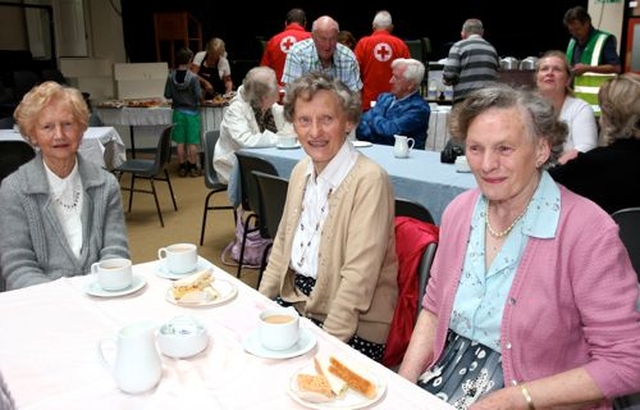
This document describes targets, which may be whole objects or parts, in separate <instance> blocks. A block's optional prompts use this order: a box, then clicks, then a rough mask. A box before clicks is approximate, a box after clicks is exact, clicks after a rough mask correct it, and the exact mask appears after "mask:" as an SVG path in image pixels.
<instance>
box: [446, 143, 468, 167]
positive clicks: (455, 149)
mask: <svg viewBox="0 0 640 410" xmlns="http://www.w3.org/2000/svg"><path fill="white" fill-rule="evenodd" d="M462 155H464V148H463V147H462V146H461V145H459V144H457V143H455V142H453V140H449V141H447V145H445V146H444V149H443V150H442V152H441V153H440V162H442V163H444V164H453V163H455V162H456V158H457V157H459V156H462Z"/></svg>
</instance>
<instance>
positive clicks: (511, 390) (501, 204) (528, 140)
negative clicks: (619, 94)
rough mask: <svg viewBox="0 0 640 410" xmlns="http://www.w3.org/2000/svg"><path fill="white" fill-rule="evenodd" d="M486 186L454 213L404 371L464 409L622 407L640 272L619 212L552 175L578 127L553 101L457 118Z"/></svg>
mask: <svg viewBox="0 0 640 410" xmlns="http://www.w3.org/2000/svg"><path fill="white" fill-rule="evenodd" d="M451 120H452V130H451V131H452V135H454V136H455V138H456V139H458V140H459V141H460V142H464V144H465V152H466V157H467V160H468V162H469V165H470V167H471V170H472V172H473V174H474V176H475V178H476V181H477V183H478V188H477V189H474V190H470V191H468V192H465V193H463V194H461V195H460V196H459V197H458V198H456V199H455V200H454V201H453V202H452V203H451V204H450V205H449V206H448V208H447V209H446V211H445V213H444V214H443V218H442V223H441V226H440V238H441V240H440V243H439V246H438V251H437V254H436V258H435V260H434V265H433V267H432V269H431V278H430V280H429V284H428V286H427V293H426V295H425V298H424V300H423V301H422V306H423V310H422V312H421V314H420V317H419V319H418V323H417V324H416V327H415V329H414V332H413V335H412V338H411V342H410V344H409V347H408V349H407V352H406V354H405V357H404V360H403V362H402V365H401V367H400V369H399V373H400V374H401V375H402V376H404V377H405V378H407V379H409V380H411V381H413V382H416V383H418V385H420V386H421V387H423V388H424V389H426V390H428V391H430V392H432V393H434V394H436V395H438V396H439V397H441V398H443V399H444V400H446V401H448V402H449V403H451V404H453V405H454V406H455V407H456V408H459V409H466V408H470V409H473V410H478V409H491V410H496V409H498V410H500V409H529V410H532V409H536V408H538V409H542V408H545V409H546V408H571V409H580V408H596V409H610V408H612V400H613V399H614V398H615V397H617V396H621V395H626V394H629V393H632V392H636V391H638V390H640V312H638V311H637V310H636V306H635V304H636V300H637V299H638V286H637V279H636V273H635V272H634V270H633V267H632V265H631V262H630V260H629V256H628V254H627V251H626V249H625V248H624V245H623V244H622V242H621V240H620V238H619V236H618V228H617V226H616V224H615V222H613V220H612V219H611V218H610V217H609V215H608V214H607V213H605V212H604V211H602V210H601V208H600V207H598V206H597V205H596V204H594V203H593V202H591V201H589V200H587V199H585V198H583V197H580V196H578V195H576V194H574V193H572V192H570V191H569V190H567V189H565V188H564V187H562V186H561V185H557V184H556V183H555V182H554V181H553V180H552V179H551V177H550V176H549V175H548V173H547V172H546V171H545V164H547V163H549V161H550V160H552V159H553V158H552V156H553V153H552V151H551V147H552V146H555V145H556V144H558V143H560V144H561V143H562V141H563V139H564V138H565V136H566V133H567V130H566V125H565V124H564V123H562V122H560V121H558V119H557V116H556V114H554V112H553V107H552V106H551V105H550V104H549V103H548V102H545V101H544V100H542V99H541V97H539V96H535V95H534V94H532V93H530V92H526V91H522V90H514V89H512V88H509V87H493V88H487V89H484V90H481V91H478V92H476V93H474V94H472V95H470V96H469V97H468V98H466V99H465V101H464V102H462V103H460V105H458V106H456V107H455V108H454V110H453V112H452V117H451Z"/></svg>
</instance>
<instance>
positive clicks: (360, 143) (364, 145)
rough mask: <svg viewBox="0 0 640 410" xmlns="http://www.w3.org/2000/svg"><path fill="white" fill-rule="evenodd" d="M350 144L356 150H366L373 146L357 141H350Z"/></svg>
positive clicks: (368, 142)
mask: <svg viewBox="0 0 640 410" xmlns="http://www.w3.org/2000/svg"><path fill="white" fill-rule="evenodd" d="M351 143H352V144H353V146H354V147H356V148H366V147H371V146H373V143H371V142H370V141H359V140H356V141H351Z"/></svg>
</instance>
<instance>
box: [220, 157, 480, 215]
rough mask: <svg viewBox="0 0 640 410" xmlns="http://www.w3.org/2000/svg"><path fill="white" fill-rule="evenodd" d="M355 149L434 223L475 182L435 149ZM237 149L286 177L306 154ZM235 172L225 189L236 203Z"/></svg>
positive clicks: (468, 174) (236, 185) (238, 189)
mask: <svg viewBox="0 0 640 410" xmlns="http://www.w3.org/2000/svg"><path fill="white" fill-rule="evenodd" d="M358 150H359V151H360V152H361V153H362V154H364V155H366V156H368V157H369V158H371V159H372V160H373V161H375V162H377V163H378V164H380V165H381V166H382V167H383V168H384V169H385V170H386V171H387V173H388V174H389V177H390V179H391V183H392V185H393V189H394V192H395V196H396V197H398V198H404V199H410V200H414V201H416V202H419V203H421V204H422V205H424V206H426V207H427V208H428V209H429V211H430V212H431V214H432V215H433V218H434V220H435V222H436V224H438V225H439V224H440V218H441V217H442V212H443V211H444V209H445V208H446V206H447V205H448V204H449V202H451V200H453V198H455V197H456V196H457V195H458V194H460V193H462V192H463V191H466V190H467V189H470V188H474V187H476V186H477V184H476V181H475V179H474V177H473V175H472V174H471V173H461V172H457V171H456V167H455V165H454V164H443V163H441V162H440V153H439V152H432V151H423V150H412V151H411V154H410V156H409V158H395V157H394V156H393V147H392V146H387V145H376V144H374V145H372V146H369V147H363V148H358ZM241 151H242V152H243V153H247V154H249V155H256V156H261V157H263V158H265V159H267V160H268V161H269V162H271V163H273V165H274V166H275V167H276V170H277V171H278V174H279V175H280V176H282V177H286V178H288V177H289V174H290V173H291V170H292V169H293V167H294V165H295V164H296V163H297V162H298V161H300V160H301V159H302V158H303V157H304V156H305V155H306V154H305V152H304V150H303V149H302V148H297V149H279V148H245V149H242V150H241ZM239 175H240V174H239V170H238V169H237V167H236V168H235V169H234V170H233V171H232V173H231V175H230V179H229V186H228V190H227V193H228V195H229V199H230V201H231V203H232V204H234V205H239V204H240V184H239V177H240V176H239Z"/></svg>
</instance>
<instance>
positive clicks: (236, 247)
mask: <svg viewBox="0 0 640 410" xmlns="http://www.w3.org/2000/svg"><path fill="white" fill-rule="evenodd" d="M243 213H244V211H243V210H242V208H240V211H239V212H238V220H237V221H236V233H235V238H234V239H233V240H232V241H231V242H230V243H229V244H228V245H227V246H226V247H225V248H224V250H223V251H222V255H221V256H220V259H221V260H222V263H224V264H225V265H228V266H238V261H239V260H240V248H241V247H242V236H243V234H244V218H243V217H242V214H243ZM271 242H272V240H271V239H267V238H263V237H262V236H261V235H260V230H259V229H255V230H251V228H250V230H249V232H248V233H247V239H246V240H245V245H244V257H243V258H242V259H243V262H242V266H243V267H246V268H254V269H258V268H259V267H260V263H261V262H262V254H263V253H264V250H265V248H266V247H267V246H269V244H271Z"/></svg>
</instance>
